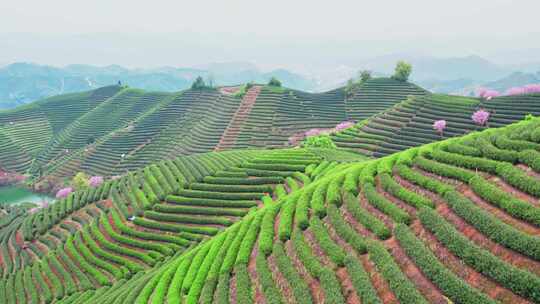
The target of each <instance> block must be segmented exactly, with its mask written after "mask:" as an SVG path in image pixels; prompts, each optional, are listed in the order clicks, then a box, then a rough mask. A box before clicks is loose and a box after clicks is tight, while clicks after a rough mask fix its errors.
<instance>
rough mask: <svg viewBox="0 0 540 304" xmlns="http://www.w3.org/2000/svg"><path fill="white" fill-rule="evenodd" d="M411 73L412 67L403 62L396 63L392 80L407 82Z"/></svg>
mask: <svg viewBox="0 0 540 304" xmlns="http://www.w3.org/2000/svg"><path fill="white" fill-rule="evenodd" d="M411 73H412V66H411V65H410V64H409V63H407V62H405V61H398V63H397V64H396V69H395V72H394V75H393V76H392V78H393V79H395V80H398V81H407V80H408V79H409V76H410V75H411Z"/></svg>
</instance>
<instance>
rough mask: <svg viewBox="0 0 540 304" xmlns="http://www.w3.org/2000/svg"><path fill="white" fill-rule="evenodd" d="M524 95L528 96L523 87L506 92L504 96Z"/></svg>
mask: <svg viewBox="0 0 540 304" xmlns="http://www.w3.org/2000/svg"><path fill="white" fill-rule="evenodd" d="M522 94H526V91H525V88H522V87H513V88H510V89H508V90H506V92H504V95H507V96H514V95H522Z"/></svg>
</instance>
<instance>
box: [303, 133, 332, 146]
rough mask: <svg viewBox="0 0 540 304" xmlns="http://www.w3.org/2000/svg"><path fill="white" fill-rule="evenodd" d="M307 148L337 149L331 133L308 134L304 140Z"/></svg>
mask: <svg viewBox="0 0 540 304" xmlns="http://www.w3.org/2000/svg"><path fill="white" fill-rule="evenodd" d="M302 146H303V147H305V148H325V149H337V146H336V144H335V143H334V141H333V140H332V138H331V137H330V136H329V135H318V136H308V137H307V138H306V139H304V141H303V142H302Z"/></svg>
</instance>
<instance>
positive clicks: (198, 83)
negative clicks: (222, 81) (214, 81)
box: [191, 76, 209, 90]
mask: <svg viewBox="0 0 540 304" xmlns="http://www.w3.org/2000/svg"><path fill="white" fill-rule="evenodd" d="M207 88H209V86H208V85H207V84H206V82H205V81H204V79H203V78H202V77H201V76H198V77H197V78H195V81H194V82H193V84H192V85H191V89H193V90H203V89H207Z"/></svg>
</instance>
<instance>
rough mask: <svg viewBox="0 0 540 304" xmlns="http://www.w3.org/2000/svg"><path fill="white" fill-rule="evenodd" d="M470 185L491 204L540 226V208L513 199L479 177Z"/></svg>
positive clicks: (473, 179)
mask: <svg viewBox="0 0 540 304" xmlns="http://www.w3.org/2000/svg"><path fill="white" fill-rule="evenodd" d="M469 185H470V186H471V188H472V189H473V191H474V192H475V193H476V194H478V195H479V196H480V197H482V198H483V199H484V200H486V201H488V202H489V203H491V204H493V205H495V206H497V207H499V208H501V209H503V210H505V211H506V212H508V213H509V214H511V215H512V216H514V217H517V218H520V219H523V220H525V221H528V222H529V223H531V224H534V225H536V226H540V208H538V207H535V206H534V205H531V204H530V203H528V202H525V201H522V200H519V199H517V198H515V197H513V196H512V195H511V194H509V193H507V192H504V191H503V190H501V189H500V188H499V187H497V186H496V185H493V184H491V183H489V182H488V181H486V180H485V179H484V178H482V177H481V176H479V175H477V176H475V177H473V178H471V179H470V180H469Z"/></svg>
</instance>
